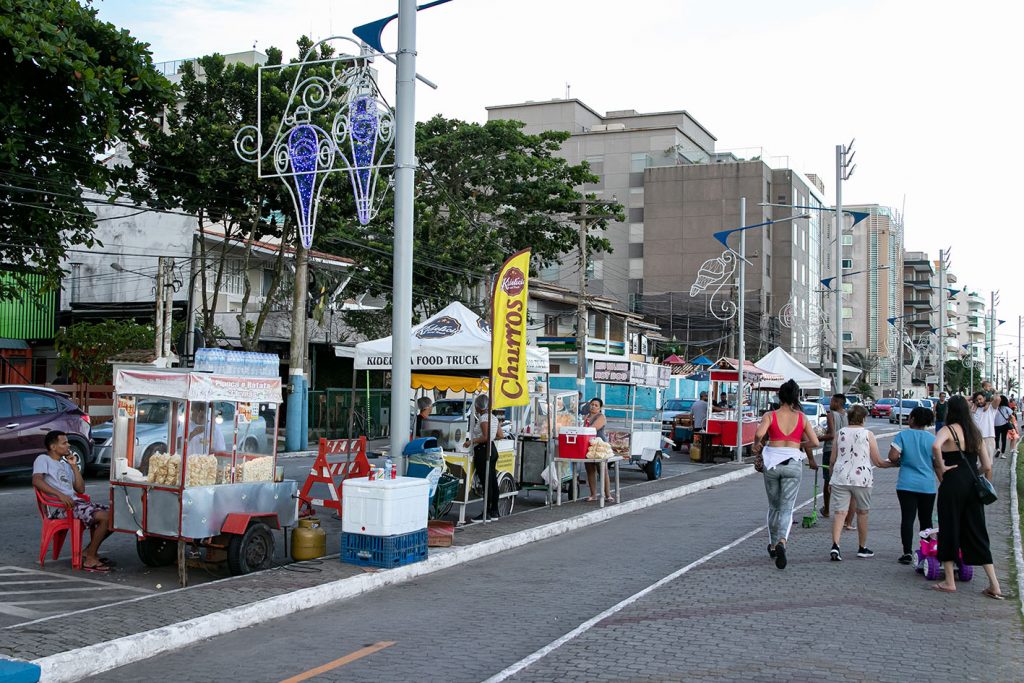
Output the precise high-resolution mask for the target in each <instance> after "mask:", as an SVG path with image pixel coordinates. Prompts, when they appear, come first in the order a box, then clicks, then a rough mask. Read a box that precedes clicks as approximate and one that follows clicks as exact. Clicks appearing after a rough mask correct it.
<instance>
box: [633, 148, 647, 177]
mask: <svg viewBox="0 0 1024 683" xmlns="http://www.w3.org/2000/svg"><path fill="white" fill-rule="evenodd" d="M650 165H651V155H650V154H648V153H647V152H634V153H633V154H630V155H629V172H630V173H643V172H644V169H645V168H647V167H648V166H650Z"/></svg>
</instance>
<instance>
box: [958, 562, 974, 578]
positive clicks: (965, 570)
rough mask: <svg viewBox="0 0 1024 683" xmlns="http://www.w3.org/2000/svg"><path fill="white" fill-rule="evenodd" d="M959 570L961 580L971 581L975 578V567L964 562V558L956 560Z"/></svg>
mask: <svg viewBox="0 0 1024 683" xmlns="http://www.w3.org/2000/svg"><path fill="white" fill-rule="evenodd" d="M956 567H957V571H958V573H959V574H960V580H961V581H970V580H971V579H973V578H974V567H972V566H971V565H969V564H964V561H963V559H959V560H957V561H956Z"/></svg>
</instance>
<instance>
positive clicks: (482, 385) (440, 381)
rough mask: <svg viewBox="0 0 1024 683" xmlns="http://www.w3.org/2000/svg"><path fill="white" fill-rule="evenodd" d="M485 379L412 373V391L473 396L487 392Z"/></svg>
mask: <svg viewBox="0 0 1024 683" xmlns="http://www.w3.org/2000/svg"><path fill="white" fill-rule="evenodd" d="M487 384H488V382H487V378H486V377H456V376H453V375H425V374H422V373H418V372H414V373H412V388H413V389H437V390H439V391H464V392H466V393H467V394H475V393H479V392H484V391H487Z"/></svg>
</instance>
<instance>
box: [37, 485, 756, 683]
mask: <svg viewBox="0 0 1024 683" xmlns="http://www.w3.org/2000/svg"><path fill="white" fill-rule="evenodd" d="M752 474H754V468H753V467H744V468H743V469H739V470H734V471H732V472H729V473H727V474H722V475H719V476H717V477H711V478H709V479H705V480H703V481H698V482H694V483H692V484H687V485H685V486H680V487H679V488H675V489H669V490H668V491H660V492H658V493H654V494H651V495H649V496H644V497H643V498H636V499H634V500H629V501H625V502H623V503H619V504H617V505H614V506H611V507H606V508H603V509H597V510H594V511H592V512H588V513H586V514H583V515H580V516H578V517H572V518H569V519H563V520H559V521H557V522H551V523H550V524H545V525H543V526H539V527H536V528H534V529H526V530H523V531H517V532H515V533H511V534H508V535H506V536H499V537H498V538H492V539H489V540H487V541H482V542H480V543H475V544H473V545H469V546H462V547H456V548H454V549H453V550H451V551H448V552H444V553H438V554H436V555H432V556H430V557H428V558H427V559H426V560H424V561H423V562H417V563H416V564H410V565H406V566H404V567H397V568H395V569H390V570H386V571H380V572H376V573H373V574H362V575H359V576H354V577H349V578H346V579H338V580H337V581H332V582H330V583H326V584H323V585H320V586H312V587H310V588H303V589H301V590H297V591H293V592H291V593H286V594H283V595H277V596H274V597H272V598H267V599H265V600H260V601H258V602H254V603H251V604H248V605H241V606H239V607H232V608H231V609H226V610H222V611H220V612H215V613H213V614H207V615H204V616H202V617H196V618H195V619H189V620H187V621H182V622H178V623H176V624H170V625H168V626H162V627H160V628H156V629H153V630H150V631H144V632H142V633H135V634H132V635H130V636H123V637H121V638H116V639H114V640H110V641H107V642H103V643H97V644H95V645H88V646H86V647H82V648H77V649H75V650H68V651H67V652H61V653H58V654H55V655H50V656H49V657H43V658H41V659H37V660H35V661H34V662H33V663H34V664H37V665H39V666H40V667H41V669H42V678H41V680H43V681H46V682H47V683H64V682H65V681H66V682H71V681H78V680H81V679H83V678H85V677H87V676H94V675H96V674H99V673H103V672H104V671H109V670H111V669H116V668H117V667H120V666H125V665H126V664H132V663H134V662H138V661H142V660H144V659H149V658H150V657H155V656H156V655H159V654H163V653H165V652H170V651H172V650H178V649H180V648H183V647H186V646H188V645H191V644H192V643H196V642H199V641H202V640H206V639H207V638H214V637H216V636H220V635H223V634H225V633H230V632H232V631H236V630H239V629H242V628H247V627H249V626H255V625H256V624H260V623H263V622H266V621H270V620H271V619H277V618H279V617H284V616H287V615H289V614H294V613H295V612H299V611H301V610H304V609H310V608H314V607H321V606H323V605H324V604H325V603H328V602H334V601H338V600H345V599H348V598H353V597H356V596H358V595H360V594H362V593H366V592H368V591H372V590H376V589H378V588H383V587H385V586H391V585H395V584H398V583H402V582H405V581H409V580H411V579H415V578H418V577H420V576H425V575H427V574H432V573H434V572H437V571H440V570H442V569H448V568H449V567H454V566H456V565H460V564H463V563H466V562H472V561H473V560H478V559H481V558H484V557H488V556H490V555H496V554H498V553H501V552H504V551H506V550H512V549H513V548H518V547H520V546H524V545H527V544H529V543H533V542H535V541H541V540H544V539H548V538H552V537H554V536H559V535H561V534H564V533H568V532H570V531H575V530H576V529H582V528H584V527H587V526H591V525H593V524H599V523H601V522H605V521H607V520H609V519H613V518H615V517H619V516H621V515H626V514H629V513H631V512H636V511H638V510H643V509H644V508H648V507H652V506H654V505H659V504H661V503H666V502H668V501H671V500H675V499H676V498H682V497H683V496H688V495H690V494H692V493H697V492H699V491H703V490H705V489H709V488H712V487H714V486H719V485H721V484H726V483H728V482H731V481H736V480H738V479H743V478H744V477H748V476H750V475H752Z"/></svg>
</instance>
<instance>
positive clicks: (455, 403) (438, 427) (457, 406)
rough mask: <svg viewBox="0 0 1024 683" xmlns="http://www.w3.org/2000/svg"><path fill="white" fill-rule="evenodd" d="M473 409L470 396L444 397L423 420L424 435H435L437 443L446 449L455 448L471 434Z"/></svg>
mask: <svg viewBox="0 0 1024 683" xmlns="http://www.w3.org/2000/svg"><path fill="white" fill-rule="evenodd" d="M472 411H473V400H472V399H469V398H443V399H441V400H440V401H436V402H435V403H434V407H433V409H432V410H431V412H430V415H428V416H427V417H426V418H425V419H424V420H423V426H422V428H421V430H420V434H421V435H422V436H433V437H435V438H436V439H437V445H438V446H440V447H441V448H443V449H445V450H448V451H450V450H455V448H456V447H458V446H459V445H461V444H462V442H463V441H465V439H466V436H468V435H469V417H470V414H471V413H472Z"/></svg>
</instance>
